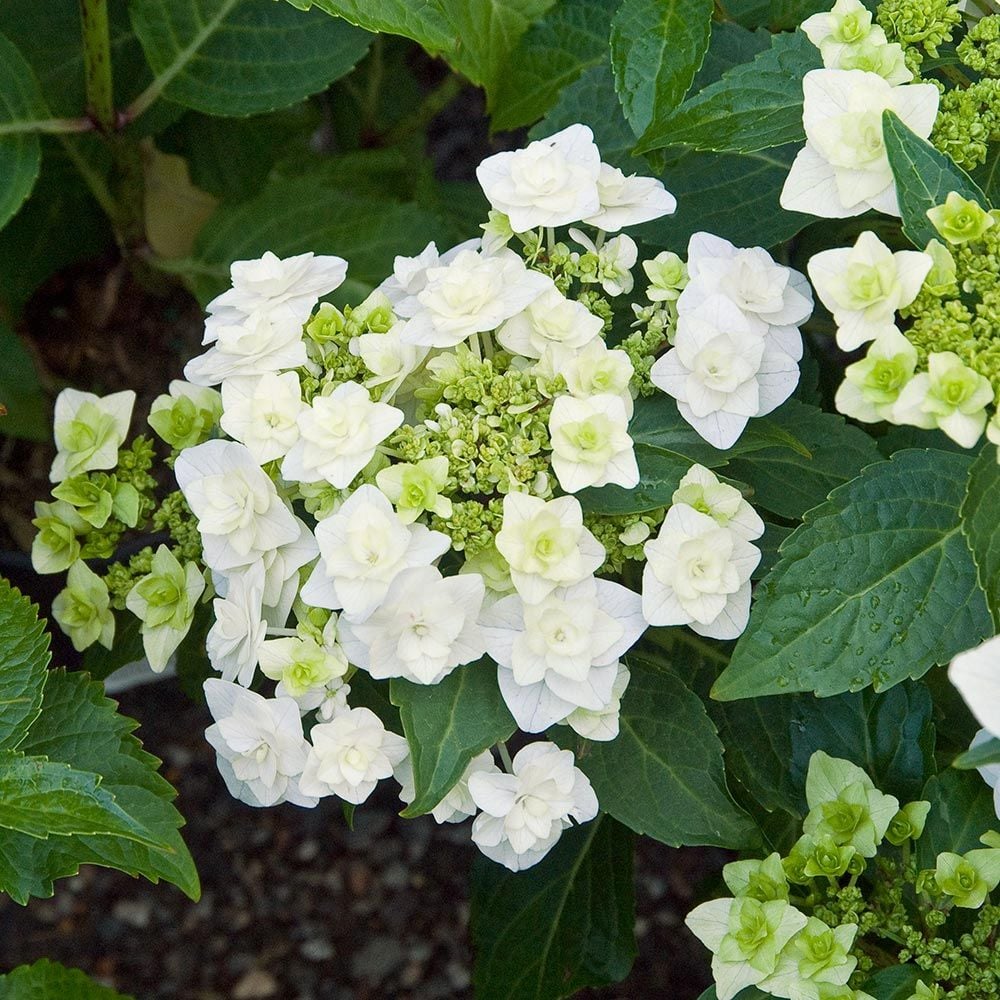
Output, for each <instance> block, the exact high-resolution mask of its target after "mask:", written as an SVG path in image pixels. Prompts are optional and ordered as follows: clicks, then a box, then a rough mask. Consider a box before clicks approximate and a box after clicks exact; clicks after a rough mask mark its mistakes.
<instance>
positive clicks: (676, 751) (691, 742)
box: [549, 656, 755, 847]
mask: <svg viewBox="0 0 1000 1000" xmlns="http://www.w3.org/2000/svg"><path fill="white" fill-rule="evenodd" d="M628 665H629V669H630V670H631V672H632V679H631V681H630V682H629V686H628V688H627V689H626V691H625V696H624V698H623V700H622V709H621V722H620V725H621V730H620V732H619V734H618V738H617V739H615V740H612V741H611V742H609V743H596V742H584V743H583V748H582V749H581V750H580V751H579V753H578V754H577V766H578V767H579V768H580V769H581V770H582V771H583V772H584V774H586V775H587V777H588V778H590V781H591V784H593V786H594V791H595V792H596V793H597V799H598V801H599V802H600V803H601V808H602V809H604V810H606V811H607V812H608V813H610V814H611V815H612V816H614V817H615V819H617V820H619V821H620V822H622V823H624V824H625V825H626V826H627V827H629V828H630V829H632V830H635V832H636V833H645V834H648V835H649V836H650V837H653V838H655V839H656V840H659V841H661V842H662V843H664V844H669V845H671V846H672V847H678V846H679V845H681V844H685V845H688V846H691V845H696V844H712V845H713V846H716V847H745V846H747V845H748V844H750V843H752V842H753V839H754V832H755V831H754V826H753V824H752V823H751V821H750V819H749V817H748V816H746V814H744V813H743V812H742V811H741V810H740V809H738V808H737V806H736V804H735V803H734V802H733V800H732V799H731V798H730V796H729V792H728V790H727V788H726V775H725V769H724V768H723V764H722V750H723V748H722V743H721V742H720V741H719V737H718V734H717V733H716V729H715V726H714V725H713V724H712V721H711V719H709V717H708V714H707V713H706V711H705V706H704V704H703V703H702V700H701V699H700V698H699V697H698V696H697V695H696V694H694V693H693V692H692V691H691V690H689V689H688V687H687V686H686V685H685V684H684V683H683V682H682V681H681V680H680V678H679V677H677V676H676V675H675V674H674V673H673V672H669V671H667V670H664V669H660V668H658V667H657V666H654V665H653V664H651V663H650V662H648V661H646V660H643V659H642V658H641V657H639V656H632V657H629V660H628ZM678 669H683V668H682V666H681V664H678ZM549 735H550V737H551V738H553V739H555V741H556V742H557V743H558V744H559V745H560V746H563V747H568V748H573V747H576V745H577V744H578V742H579V741H578V739H577V738H576V737H575V736H574V735H573V734H572V733H571V732H570V731H569V730H567V729H565V728H562V727H560V728H557V729H553V730H551V731H550V733H549Z"/></svg>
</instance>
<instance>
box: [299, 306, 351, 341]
mask: <svg viewBox="0 0 1000 1000" xmlns="http://www.w3.org/2000/svg"><path fill="white" fill-rule="evenodd" d="M344 328H345V319H344V314H343V313H342V312H341V311H340V310H339V309H338V308H337V307H336V306H334V305H331V304H330V303H329V302H321V303H320V306H319V309H317V310H316V312H315V313H314V314H313V317H312V319H310V320H309V322H308V323H306V336H307V337H309V338H310V339H311V340H313V341H315V342H316V343H317V344H326V343H328V342H329V341H331V340H336V339H337V338H338V337H340V336H341V335H342V334H343V332H344Z"/></svg>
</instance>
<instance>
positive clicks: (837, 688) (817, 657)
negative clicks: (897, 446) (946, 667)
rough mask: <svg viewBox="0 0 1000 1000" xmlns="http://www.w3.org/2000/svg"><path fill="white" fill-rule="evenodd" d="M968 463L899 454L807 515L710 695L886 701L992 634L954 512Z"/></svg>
mask: <svg viewBox="0 0 1000 1000" xmlns="http://www.w3.org/2000/svg"><path fill="white" fill-rule="evenodd" d="M970 464H971V463H970V460H969V459H967V458H965V457H964V456H962V455H956V454H951V453H947V452H934V451H901V452H897V453H896V454H895V455H893V457H892V459H891V460H890V461H888V462H880V463H878V464H876V465H872V466H869V467H868V468H867V469H866V470H865V471H864V472H863V473H862V474H861V475H860V476H859V477H858V478H857V479H855V480H853V481H852V482H850V483H847V484H846V485H844V486H841V487H839V488H838V489H836V490H834V492H833V493H832V494H831V495H830V499H829V500H828V501H827V502H826V503H825V504H823V505H822V506H820V507H816V508H814V509H813V510H811V511H810V512H809V513H808V514H807V515H806V519H805V522H804V524H803V525H802V526H801V527H799V528H798V529H797V530H796V531H795V532H794V533H793V534H792V535H790V536H789V538H788V539H787V540H786V541H785V544H784V545H783V546H782V550H781V559H780V561H779V562H778V565H777V566H776V567H775V568H774V570H773V571H772V572H771V573H770V574H768V576H767V577H766V578H765V579H764V580H763V581H762V582H761V583H760V584H759V585H758V589H757V594H756V598H755V601H754V603H753V605H752V607H751V611H750V623H749V625H748V626H747V629H746V631H745V632H744V633H743V635H742V636H741V637H740V639H739V641H738V643H737V644H736V649H735V650H734V652H733V658H732V660H731V662H730V664H729V666H728V668H727V669H726V670H725V671H724V672H723V674H722V675H721V676H720V677H719V679H718V681H717V682H716V684H715V688H714V689H713V692H712V694H713V697H716V698H719V699H720V700H722V701H731V700H734V699H737V698H751V697H755V696H758V695H766V694H781V693H789V692H792V691H815V692H816V693H817V694H819V695H821V696H822V695H831V694H837V693H839V692H841V691H848V690H851V691H857V690H860V689H861V688H863V687H866V686H867V685H869V684H873V685H874V686H875V690H876V691H882V690H885V689H886V688H889V687H891V686H892V685H893V684H897V683H899V681H901V680H903V679H904V678H906V677H913V678H916V677H920V676H921V675H922V674H924V673H925V672H926V671H927V670H928V669H930V667H932V666H933V665H934V664H935V663H947V662H948V661H949V660H950V659H951V657H952V656H954V655H955V654H956V653H958V652H961V651H962V650H964V649H969V648H970V647H972V646H974V645H976V644H977V643H978V642H979V641H981V640H982V639H983V638H984V637H985V636H987V635H990V634H992V622H991V621H990V616H989V611H988V610H987V606H986V599H985V595H984V594H983V591H982V590H981V589H980V587H979V584H978V582H977V580H976V565H975V562H974V561H973V559H972V553H971V552H970V551H969V547H968V545H967V544H966V541H965V538H964V536H963V535H962V530H961V523H960V520H959V514H958V512H959V506H960V505H961V502H962V496H963V493H964V483H965V479H966V476H967V474H968V468H969V465H970ZM876 512H877V516H876Z"/></svg>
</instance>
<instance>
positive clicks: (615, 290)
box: [569, 229, 639, 298]
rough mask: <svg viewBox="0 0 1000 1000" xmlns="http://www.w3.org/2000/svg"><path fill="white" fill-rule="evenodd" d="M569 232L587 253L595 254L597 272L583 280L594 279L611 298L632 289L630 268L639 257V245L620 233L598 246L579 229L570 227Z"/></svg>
mask: <svg viewBox="0 0 1000 1000" xmlns="http://www.w3.org/2000/svg"><path fill="white" fill-rule="evenodd" d="M569 234H570V236H572V237H573V239H574V240H576V242H577V243H579V244H580V246H582V247H584V249H586V250H587V251H588V252H589V253H593V254H597V274H596V275H595V276H594V277H593V278H591V279H587V278H584V279H583V280H585V281H586V280H591V281H596V282H597V283H599V284H600V286H601V288H603V289H604V291H605V292H606V293H607V294H608V295H610V296H611V297H612V298H614V297H615V296H617V295H627V294H628V293H629V292H631V291H632V287H633V285H634V284H635V279H634V278H633V277H632V268H633V267H635V262H636V261H637V260H638V259H639V247H638V246H637V244H636V242H635V240H634V239H632V237H631V236H626V235H625V233H622V234H620V235H619V236H616V237H614V239H610V240H608V241H607V242H606V243H603V244H602V245H601V246H598V245H597V244H596V243H595V242H594V241H593V240H592V239H591V238H590V237H589V236H587V234H586V233H582V232H581V231H580V230H579V229H571V230H570V231H569Z"/></svg>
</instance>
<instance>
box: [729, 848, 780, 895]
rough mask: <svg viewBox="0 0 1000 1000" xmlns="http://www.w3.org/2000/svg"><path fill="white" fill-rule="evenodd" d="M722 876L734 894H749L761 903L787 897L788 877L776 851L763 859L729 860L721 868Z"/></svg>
mask: <svg viewBox="0 0 1000 1000" xmlns="http://www.w3.org/2000/svg"><path fill="white" fill-rule="evenodd" d="M722 877H723V878H724V879H725V882H726V885H727V886H728V887H729V891H730V892H731V893H732V894H733V895H734V896H749V897H750V898H751V899H756V900H759V901H760V902H761V903H766V902H768V900H771V899H788V879H787V878H786V877H785V869H784V868H783V867H782V864H781V855H780V854H778V853H777V852H775V853H774V854H770V855H768V857H766V858H765V859H764V860H763V861H757V860H750V861H731V862H730V863H729V864H728V865H726V866H725V868H723V869H722Z"/></svg>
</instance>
